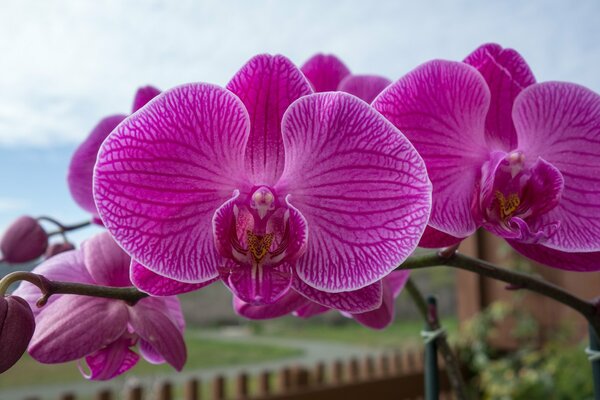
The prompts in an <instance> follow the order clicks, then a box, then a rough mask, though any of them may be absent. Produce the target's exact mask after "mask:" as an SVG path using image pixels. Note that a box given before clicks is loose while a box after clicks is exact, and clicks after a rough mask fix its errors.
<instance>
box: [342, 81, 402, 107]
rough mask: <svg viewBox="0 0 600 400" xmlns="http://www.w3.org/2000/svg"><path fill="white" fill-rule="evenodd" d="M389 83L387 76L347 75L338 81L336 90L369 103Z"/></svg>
mask: <svg viewBox="0 0 600 400" xmlns="http://www.w3.org/2000/svg"><path fill="white" fill-rule="evenodd" d="M390 83H392V81H390V80H389V79H388V78H384V77H383V76H378V75H348V76H347V77H345V78H344V80H342V82H340V85H339V87H338V90H340V91H342V92H346V93H350V94H353V95H354V96H356V97H358V98H359V99H361V100H364V101H365V102H367V103H370V102H372V101H373V100H374V99H375V97H377V95H378V94H379V93H381V91H382V90H383V89H385V88H386V87H387V86H388V85H389V84H390Z"/></svg>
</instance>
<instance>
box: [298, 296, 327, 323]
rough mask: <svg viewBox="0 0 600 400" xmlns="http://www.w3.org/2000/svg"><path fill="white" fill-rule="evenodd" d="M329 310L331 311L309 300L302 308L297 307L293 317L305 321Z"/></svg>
mask: <svg viewBox="0 0 600 400" xmlns="http://www.w3.org/2000/svg"><path fill="white" fill-rule="evenodd" d="M330 310H331V308H329V307H325V306H322V305H320V304H318V303H314V302H312V301H310V300H309V301H308V303H306V304H304V305H303V306H300V307H298V308H297V309H296V310H295V311H294V315H295V316H296V317H298V318H305V319H306V318H312V317H314V316H316V315H321V314H324V313H326V312H327V311H330Z"/></svg>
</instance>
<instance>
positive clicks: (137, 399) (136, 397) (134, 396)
mask: <svg viewBox="0 0 600 400" xmlns="http://www.w3.org/2000/svg"><path fill="white" fill-rule="evenodd" d="M143 394H144V392H143V390H142V387H141V386H131V387H129V388H127V392H126V394H125V400H142V396H143Z"/></svg>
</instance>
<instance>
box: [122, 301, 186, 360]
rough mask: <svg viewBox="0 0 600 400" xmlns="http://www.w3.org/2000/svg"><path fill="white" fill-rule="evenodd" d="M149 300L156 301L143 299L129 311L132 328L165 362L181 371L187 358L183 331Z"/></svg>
mask: <svg viewBox="0 0 600 400" xmlns="http://www.w3.org/2000/svg"><path fill="white" fill-rule="evenodd" d="M148 300H156V299H142V300H141V301H139V302H138V303H137V304H136V305H135V306H134V307H132V308H130V309H129V316H130V319H129V320H130V323H131V326H132V327H133V329H134V331H135V333H137V334H138V335H140V337H141V338H142V339H144V340H145V341H146V342H148V344H149V345H150V346H151V347H152V348H153V349H154V350H155V351H156V352H157V353H158V354H160V355H161V356H162V357H163V358H164V359H165V361H167V362H168V363H169V364H171V365H172V366H173V367H174V368H175V369H176V370H177V371H181V369H182V368H183V366H184V364H185V361H186V358H187V355H186V347H185V342H184V341H183V335H182V333H181V329H180V328H179V327H178V326H177V324H176V323H175V322H174V321H173V318H172V317H171V316H169V315H168V314H166V313H164V312H162V311H161V310H160V309H157V308H156V307H155V306H154V305H155V302H153V301H148Z"/></svg>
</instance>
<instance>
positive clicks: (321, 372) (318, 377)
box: [314, 362, 325, 386]
mask: <svg viewBox="0 0 600 400" xmlns="http://www.w3.org/2000/svg"><path fill="white" fill-rule="evenodd" d="M314 374H315V379H314V381H315V385H319V386H321V385H323V384H324V383H325V364H324V363H323V362H319V363H318V364H317V366H316V367H315V371H314Z"/></svg>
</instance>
